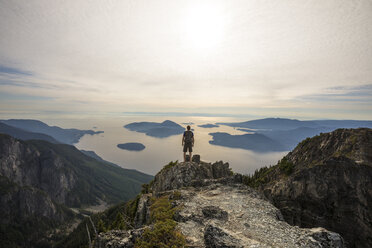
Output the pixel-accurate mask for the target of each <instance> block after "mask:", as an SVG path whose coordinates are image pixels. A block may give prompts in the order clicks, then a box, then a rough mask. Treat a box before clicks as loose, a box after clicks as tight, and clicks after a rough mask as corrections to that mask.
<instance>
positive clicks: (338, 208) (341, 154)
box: [261, 128, 372, 247]
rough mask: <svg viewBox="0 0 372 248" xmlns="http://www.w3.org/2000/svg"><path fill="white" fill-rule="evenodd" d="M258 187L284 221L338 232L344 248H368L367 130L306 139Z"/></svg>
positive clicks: (371, 166) (371, 172)
mask: <svg viewBox="0 0 372 248" xmlns="http://www.w3.org/2000/svg"><path fill="white" fill-rule="evenodd" d="M286 157H287V159H288V161H290V162H291V163H293V165H294V168H295V171H294V173H293V174H292V175H290V176H288V177H280V176H278V175H279V173H278V172H277V171H276V172H275V173H273V175H272V176H271V180H269V183H267V184H266V185H263V186H262V187H261V190H262V192H264V194H265V195H266V197H267V198H269V199H270V200H271V201H272V202H273V203H274V205H275V206H276V207H278V208H279V209H280V210H281V212H282V213H283V215H284V218H285V220H286V221H287V222H289V223H290V224H293V225H299V226H302V227H317V226H322V227H325V228H327V229H329V230H332V231H335V232H337V233H340V234H341V235H342V236H343V237H344V238H345V241H346V242H347V245H348V247H372V226H371V221H372V211H371V209H372V191H371V189H372V180H371V179H372V130H371V129H365V128H364V129H339V130H336V131H334V132H332V133H326V134H322V135H320V136H317V137H314V138H312V139H308V140H306V141H304V142H302V143H301V144H300V145H298V146H297V148H296V149H295V150H293V151H292V152H291V153H289V154H288V155H287V156H286Z"/></svg>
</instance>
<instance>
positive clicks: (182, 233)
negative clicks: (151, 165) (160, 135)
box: [63, 162, 344, 248]
mask: <svg viewBox="0 0 372 248" xmlns="http://www.w3.org/2000/svg"><path fill="white" fill-rule="evenodd" d="M114 213H115V214H116V217H113V214H114ZM92 219H93V223H95V225H94V226H96V227H97V234H95V233H96V232H95V229H94V228H93V225H91V223H90V222H89V221H86V222H85V223H84V224H81V225H80V226H79V227H78V228H77V229H76V231H75V232H73V233H72V234H71V235H70V236H69V237H68V238H67V239H66V241H65V243H63V244H64V245H68V246H69V247H79V246H82V245H86V244H87V243H88V242H89V241H88V238H87V232H86V228H87V227H89V230H90V233H91V234H92V235H91V236H92V237H94V238H93V246H94V247H97V248H98V247H111V248H124V247H126V248H130V247H137V248H139V247H141V248H147V247H207V248H217V247H219V248H222V247H239V248H243V247H344V245H343V239H342V238H341V236H340V235H338V234H337V233H333V232H329V231H327V230H325V229H322V228H317V229H303V228H299V227H297V226H291V225H289V224H288V223H286V222H284V221H283V217H282V215H281V213H280V211H279V210H278V209H277V208H275V207H274V206H273V205H272V204H271V203H270V202H268V201H267V200H265V199H264V198H263V196H262V195H260V194H259V193H258V192H256V191H255V190H253V189H251V188H249V187H247V186H246V185H244V184H242V176H241V175H234V174H233V173H232V171H231V170H230V168H229V164H228V163H223V162H216V163H213V164H211V163H205V162H199V163H197V162H185V163H177V162H176V163H173V162H171V163H169V164H168V165H166V166H165V167H164V168H163V169H162V170H161V171H160V172H159V173H158V174H157V175H156V176H155V179H154V180H153V181H152V182H151V183H150V184H149V185H144V187H143V190H142V194H141V195H139V196H138V197H137V198H136V199H134V200H132V201H130V202H128V203H127V204H125V205H119V206H117V207H115V208H113V209H110V210H108V211H106V212H105V213H102V214H98V215H95V216H93V217H92ZM84 237H85V240H84ZM77 241H80V242H77ZM84 241H85V243H84Z"/></svg>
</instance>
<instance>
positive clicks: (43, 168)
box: [0, 136, 77, 203]
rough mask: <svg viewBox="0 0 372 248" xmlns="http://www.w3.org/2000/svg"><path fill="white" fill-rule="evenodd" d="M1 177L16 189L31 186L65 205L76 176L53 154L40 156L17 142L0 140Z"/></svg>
mask: <svg viewBox="0 0 372 248" xmlns="http://www.w3.org/2000/svg"><path fill="white" fill-rule="evenodd" d="M0 151H1V157H0V175H1V176H4V177H6V178H8V179H9V180H10V181H12V182H14V183H16V184H18V185H19V186H32V187H35V188H38V189H41V190H43V191H45V192H46V193H47V194H48V196H49V197H50V198H51V199H52V200H53V201H55V202H57V203H66V200H67V199H66V198H67V195H68V192H69V191H70V190H71V189H72V188H73V187H74V186H75V183H76V180H77V178H76V175H75V174H74V173H73V172H72V171H71V170H65V169H64V168H63V162H62V161H61V159H60V157H59V156H57V155H56V154H55V153H54V151H52V150H50V151H47V152H45V153H40V152H39V151H38V150H37V149H35V148H33V147H32V146H29V145H26V144H25V143H23V142H20V141H18V140H16V139H13V138H11V137H9V136H8V138H2V139H0Z"/></svg>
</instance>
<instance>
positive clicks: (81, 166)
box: [0, 134, 152, 247]
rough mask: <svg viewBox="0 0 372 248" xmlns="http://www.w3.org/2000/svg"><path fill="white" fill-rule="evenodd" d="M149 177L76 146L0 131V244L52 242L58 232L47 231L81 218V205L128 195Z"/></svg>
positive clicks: (83, 206)
mask: <svg viewBox="0 0 372 248" xmlns="http://www.w3.org/2000/svg"><path fill="white" fill-rule="evenodd" d="M151 178H152V176H148V175H146V174H143V173H140V172H138V171H135V170H126V169H123V168H120V167H118V166H113V165H111V164H109V163H105V162H100V161H97V160H95V159H93V158H91V157H88V156H86V155H84V154H83V153H82V152H80V151H79V150H78V149H77V148H75V147H74V146H70V145H67V144H52V143H49V142H46V141H42V140H31V141H22V140H18V139H15V138H13V137H11V136H9V135H5V134H0V179H1V180H0V205H1V209H2V215H4V216H2V218H1V219H2V221H1V233H2V234H3V236H2V237H5V239H0V242H1V245H5V244H7V246H9V245H16V244H18V245H19V246H21V247H25V246H28V247H35V246H36V247H38V246H40V245H42V244H43V245H46V246H48V245H51V243H53V242H55V240H54V238H53V237H56V238H57V237H58V236H60V234H58V233H54V234H53V235H52V234H51V235H47V232H50V231H52V230H53V229H55V228H57V227H61V226H63V225H64V224H68V223H71V222H73V221H76V220H77V219H79V218H81V217H82V216H81V213H82V212H83V211H81V212H80V214H79V209H83V208H85V207H87V206H90V205H97V204H101V203H102V201H105V202H106V203H108V204H113V203H118V202H119V201H123V200H124V201H126V200H129V199H130V198H132V197H134V196H135V195H136V194H137V193H138V192H139V191H140V189H141V185H142V184H143V183H145V182H148V181H149V180H151ZM72 208H74V211H78V213H74V212H73V211H72ZM83 213H84V212H83ZM37 219H40V221H39V222H38V221H36V220H37ZM17 223H18V224H17ZM27 223H28V224H27ZM24 227H27V228H28V229H25V228H24ZM11 230H13V231H11ZM20 230H23V231H22V232H20ZM32 230H36V231H35V232H34V233H36V234H37V235H36V236H35V235H33V232H32ZM22 233H24V234H22ZM10 234H13V236H12V235H10ZM14 235H18V236H20V237H21V239H14ZM47 237H51V238H47ZM57 239H58V238H57Z"/></svg>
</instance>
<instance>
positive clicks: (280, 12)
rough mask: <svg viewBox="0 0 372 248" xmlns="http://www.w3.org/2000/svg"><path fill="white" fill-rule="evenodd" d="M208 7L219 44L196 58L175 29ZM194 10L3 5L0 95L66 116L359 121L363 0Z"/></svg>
mask: <svg viewBox="0 0 372 248" xmlns="http://www.w3.org/2000/svg"><path fill="white" fill-rule="evenodd" d="M208 5H210V6H213V8H211V9H213V10H214V13H219V15H220V16H221V22H223V23H224V25H222V27H221V28H223V29H224V30H223V32H222V33H223V34H224V36H223V37H222V38H221V40H219V41H216V42H213V43H214V46H215V48H214V49H207V50H208V51H206V50H205V51H204V50H202V49H200V48H198V46H193V45H192V44H190V42H189V38H190V37H188V38H187V35H189V33H187V32H186V31H187V30H189V29H185V28H184V27H185V25H186V26H187V20H190V15H192V13H193V10H195V11H196V12H197V13H199V14H200V11H201V10H202V11H204V12H205V15H206V17H208V8H207V7H208ZM206 6H207V7H206ZM199 7H200V6H199V2H198V1H176V0H175V1H165V0H160V1H141V0H140V1H89V2H87V1H60V2H56V1H41V0H39V1H18V2H17V1H16V2H14V1H2V2H0V33H1V34H2V35H1V36H0V65H1V66H0V93H3V94H13V95H16V94H18V95H19V96H26V95H29V96H32V97H34V98H33V101H34V102H37V96H40V97H47V98H48V97H50V98H51V99H53V101H55V102H57V103H58V104H60V106H57V107H56V105H55V104H50V105H49V106H46V105H45V104H44V105H42V104H36V103H35V104H34V105H32V102H31V103H30V104H31V106H34V107H35V108H41V109H40V110H45V109H48V110H51V108H56V110H57V109H58V110H61V109H62V110H64V111H84V110H86V109H87V107H86V106H85V105H90V106H91V108H97V109H100V110H101V111H110V110H113V111H121V112H122V111H124V109H123V108H125V109H126V110H128V109H129V110H131V111H157V110H162V111H163V110H165V111H168V112H169V111H172V112H173V111H176V112H177V111H178V110H179V109H185V108H187V107H188V108H190V109H189V110H190V111H191V112H194V110H195V109H200V108H207V109H211V108H212V107H217V109H214V111H218V109H224V110H225V111H233V112H235V111H242V112H245V113H247V111H249V109H251V108H252V109H261V108H263V109H271V108H272V107H275V109H278V108H282V109H283V111H284V110H286V109H290V108H291V107H299V104H300V107H301V108H303V109H308V108H309V105H311V106H312V107H313V108H314V109H316V108H320V107H322V106H323V107H325V108H327V107H329V108H330V109H333V108H334V106H335V103H338V104H339V103H340V102H341V101H342V103H343V104H346V105H347V104H353V106H352V107H353V108H355V109H356V111H357V105H356V104H357V103H360V104H362V103H363V104H367V107H368V108H372V107H371V102H370V101H368V97H369V96H370V95H363V94H365V93H363V92H366V91H370V89H366V88H363V87H365V85H370V84H371V80H372V45H371V42H370V41H371V40H372V24H371V22H370V20H372V4H371V2H370V1H367V0H361V1H357V2H353V1H338V0H328V1H324V2H322V3H319V2H318V1H315V0H306V1H301V3H300V2H296V1H289V0H282V1H271V2H265V1H259V0H257V1H255V0H254V1H206V2H205V3H204V4H203V8H202V9H200V8H199ZM191 18H192V16H191ZM214 18H216V17H215V16H214ZM185 22H186V24H185ZM219 23H220V22H219ZM195 40H196V41H197V40H198V39H195ZM358 87H359V88H360V87H362V88H360V89H359V90H358ZM337 94H340V95H337ZM350 99H353V100H350ZM73 102H74V103H75V105H74V106H73V105H72V104H71V103H73ZM80 102H81V104H79V103H80ZM351 102H353V103H351ZM83 103H84V104H83ZM3 106H5V105H3ZM7 106H9V104H8V105H7ZM19 106H20V105H19ZM28 107H29V106H28ZM29 108H31V107H29ZM63 108H64V109H63ZM339 108H340V109H341V108H345V107H344V106H340V107H339ZM361 108H365V106H363V107H361ZM120 109H121V110H120ZM177 109H178V110H177ZM329 113H330V114H332V111H329ZM346 114H347V115H350V113H346Z"/></svg>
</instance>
